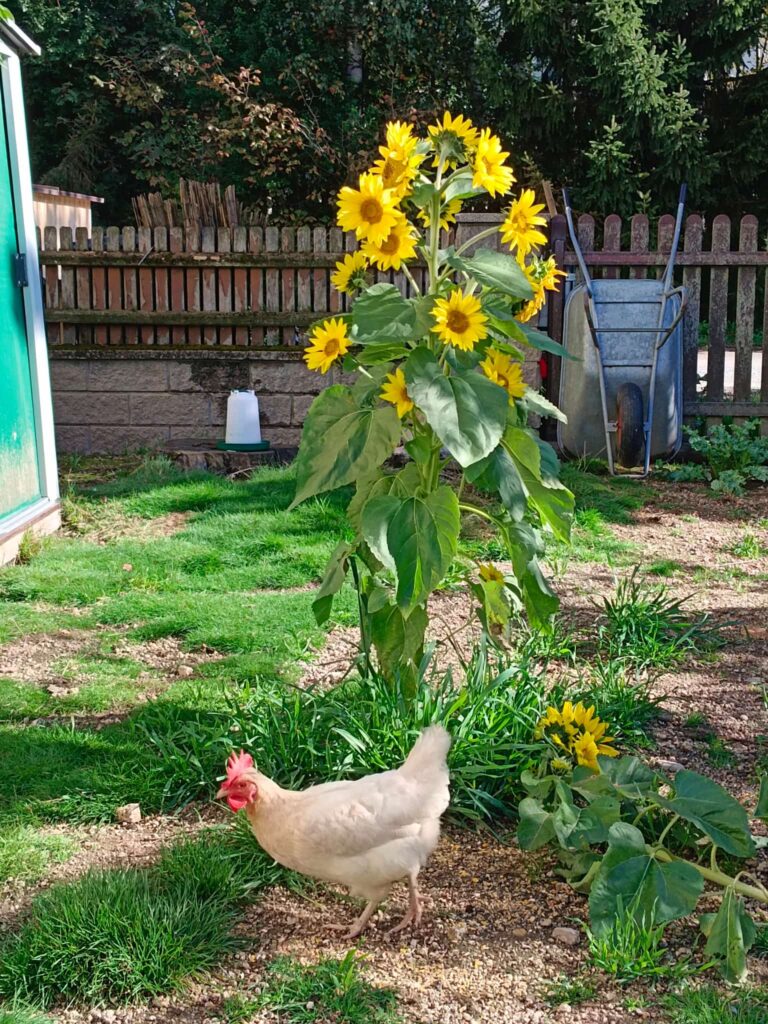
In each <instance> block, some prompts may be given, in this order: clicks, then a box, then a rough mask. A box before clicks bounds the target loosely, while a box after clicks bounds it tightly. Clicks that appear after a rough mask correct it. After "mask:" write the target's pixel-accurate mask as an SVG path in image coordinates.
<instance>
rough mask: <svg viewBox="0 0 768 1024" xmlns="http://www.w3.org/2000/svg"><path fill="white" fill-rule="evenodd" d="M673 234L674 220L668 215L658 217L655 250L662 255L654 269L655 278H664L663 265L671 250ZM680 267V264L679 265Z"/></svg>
mask: <svg viewBox="0 0 768 1024" xmlns="http://www.w3.org/2000/svg"><path fill="white" fill-rule="evenodd" d="M674 234H675V218H674V217H673V216H672V214H670V213H665V214H663V215H662V216H661V217H659V228H658V242H657V248H658V250H659V253H661V254H662V256H663V258H662V259H661V260H660V261H659V264H658V265H657V268H656V277H657V278H661V277H663V276H664V270H663V267H664V264H666V262H667V259H668V258H669V253H670V251H671V249H672V238H673V237H674ZM681 265H682V264H681Z"/></svg>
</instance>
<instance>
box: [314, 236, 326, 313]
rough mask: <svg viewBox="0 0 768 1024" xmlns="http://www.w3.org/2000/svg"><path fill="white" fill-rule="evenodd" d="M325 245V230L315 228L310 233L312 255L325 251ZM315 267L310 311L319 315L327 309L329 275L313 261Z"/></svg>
mask: <svg viewBox="0 0 768 1024" xmlns="http://www.w3.org/2000/svg"><path fill="white" fill-rule="evenodd" d="M326 245H327V241H326V232H325V228H322V227H316V228H315V229H314V230H313V231H312V249H313V252H314V253H321V252H324V251H325V247H326ZM312 262H313V264H314V266H315V269H314V271H313V272H312V309H313V310H315V311H316V313H319V311H320V310H323V309H328V301H329V300H328V291H329V275H328V272H327V271H325V270H323V269H322V268H321V267H320V266H319V265H318V263H317V261H316V260H314V259H313V261H312Z"/></svg>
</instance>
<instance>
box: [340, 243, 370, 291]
mask: <svg viewBox="0 0 768 1024" xmlns="http://www.w3.org/2000/svg"><path fill="white" fill-rule="evenodd" d="M367 269H368V260H367V259H366V256H365V253H363V252H360V251H359V250H358V252H350V253H348V254H347V255H346V256H345V257H344V259H343V260H340V261H339V262H338V263H337V264H336V270H335V271H334V273H333V274H331V284H332V285H333V287H334V288H335V289H336V291H337V292H346V293H347V294H348V295H351V294H353V292H356V291H359V290H360V289H361V288H362V287H364V285H365V272H366V270H367Z"/></svg>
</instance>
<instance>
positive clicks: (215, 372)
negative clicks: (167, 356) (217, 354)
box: [168, 356, 250, 394]
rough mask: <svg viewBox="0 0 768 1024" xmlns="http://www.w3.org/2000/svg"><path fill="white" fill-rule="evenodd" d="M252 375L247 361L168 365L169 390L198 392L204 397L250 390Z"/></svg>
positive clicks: (192, 358)
mask: <svg viewBox="0 0 768 1024" xmlns="http://www.w3.org/2000/svg"><path fill="white" fill-rule="evenodd" d="M249 380H250V376H249V370H248V361H247V360H246V359H239V358H235V359H222V360H212V359H195V358H194V356H191V357H190V359H189V361H185V362H178V363H177V362H172V363H169V364H168V387H169V390H170V391H198V392H202V393H205V394H215V393H216V392H226V393H227V394H229V392H230V391H233V390H234V389H235V388H247V387H250V384H249Z"/></svg>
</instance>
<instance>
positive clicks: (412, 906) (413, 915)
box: [387, 875, 424, 938]
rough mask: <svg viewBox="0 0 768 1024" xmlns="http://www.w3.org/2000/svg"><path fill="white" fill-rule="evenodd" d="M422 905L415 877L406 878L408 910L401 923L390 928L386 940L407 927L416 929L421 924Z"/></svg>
mask: <svg viewBox="0 0 768 1024" xmlns="http://www.w3.org/2000/svg"><path fill="white" fill-rule="evenodd" d="M423 909H424V908H423V904H422V902H421V896H420V894H419V887H418V885H417V884H416V875H409V876H408V909H407V910H406V912H405V916H404V917H403V919H402V921H399V922H398V923H397V924H396V925H395V927H394V928H390V929H389V931H388V932H387V938H389V937H390V935H396V934H397V933H398V932H401V931H403V930H404V929H405V928H407V927H408V926H409V925H410V926H411V927H412V928H414V929H416V928H418V927H419V925H420V924H421V915H422V912H423Z"/></svg>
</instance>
